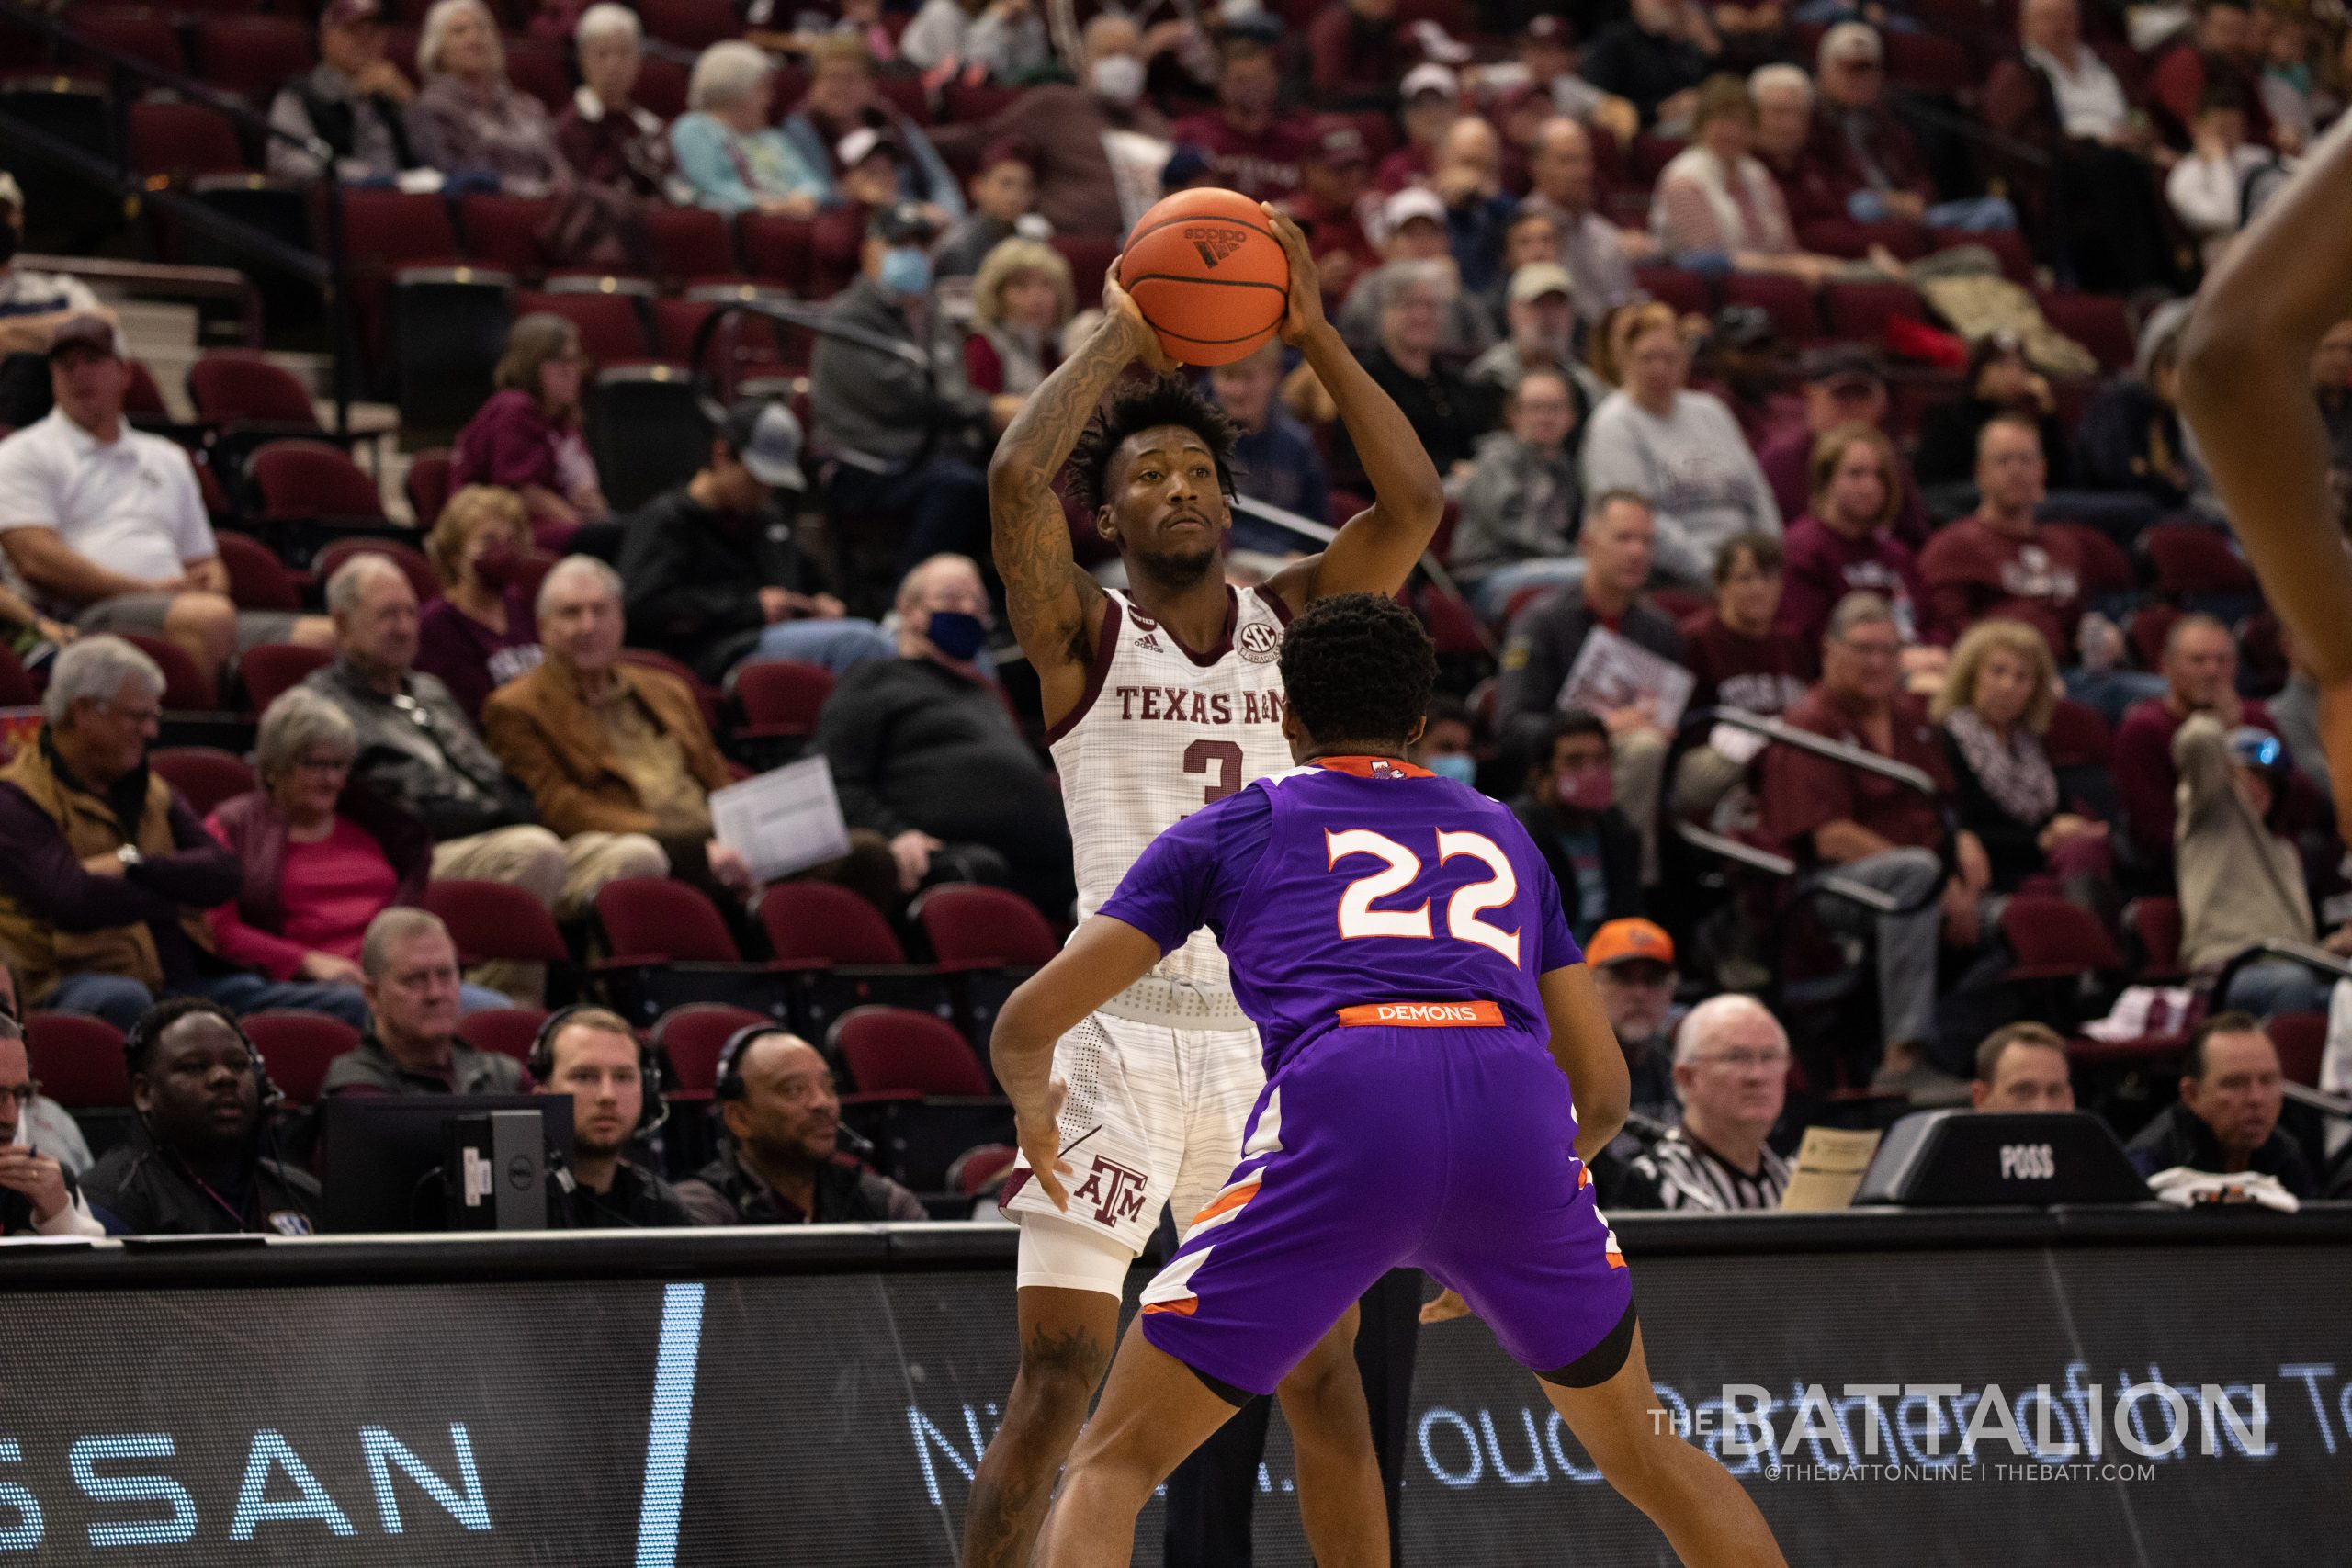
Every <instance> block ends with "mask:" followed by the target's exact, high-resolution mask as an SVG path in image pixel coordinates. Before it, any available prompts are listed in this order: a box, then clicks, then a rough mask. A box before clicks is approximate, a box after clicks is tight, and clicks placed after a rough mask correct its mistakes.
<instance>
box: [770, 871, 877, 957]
mask: <svg viewBox="0 0 2352 1568" xmlns="http://www.w3.org/2000/svg"><path fill="white" fill-rule="evenodd" d="M760 925H761V926H762V928H763V929H764V930H765V931H767V933H768V945H769V946H771V947H773V948H775V955H776V957H777V959H778V960H780V961H782V962H784V963H807V962H810V961H815V962H820V963H825V964H904V963H905V962H906V961H907V952H906V949H905V948H904V947H902V946H901V945H899V939H898V937H897V936H895V935H894V934H892V932H891V931H890V923H889V922H888V920H885V919H883V918H882V911H880V910H879V909H876V908H875V907H874V906H873V905H871V904H869V903H867V902H866V901H865V899H863V898H861V897H858V896H857V895H856V894H854V893H852V892H851V891H850V890H849V889H847V888H846V887H837V886H833V885H832V884H831V883H830V882H781V883H778V884H777V885H776V886H774V887H771V888H769V889H768V890H767V891H766V892H765V893H763V894H762V895H761V897H760Z"/></svg>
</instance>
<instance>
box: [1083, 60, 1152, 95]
mask: <svg viewBox="0 0 2352 1568" xmlns="http://www.w3.org/2000/svg"><path fill="white" fill-rule="evenodd" d="M1143 77H1144V69H1143V62H1142V61H1140V60H1137V59H1136V57H1135V56H1134V55H1132V54H1106V55H1104V56H1103V58H1102V59H1100V60H1098V61H1096V62H1094V63H1093V64H1092V65H1091V66H1089V67H1088V68H1087V72H1086V85H1088V86H1090V87H1091V88H1092V89H1093V90H1094V96H1096V97H1098V98H1101V99H1102V100H1103V101H1104V102H1105V103H1112V104H1117V105H1119V106H1121V107H1125V106H1126V105H1128V104H1131V103H1134V102H1135V101H1136V99H1137V98H1140V97H1142V96H1143Z"/></svg>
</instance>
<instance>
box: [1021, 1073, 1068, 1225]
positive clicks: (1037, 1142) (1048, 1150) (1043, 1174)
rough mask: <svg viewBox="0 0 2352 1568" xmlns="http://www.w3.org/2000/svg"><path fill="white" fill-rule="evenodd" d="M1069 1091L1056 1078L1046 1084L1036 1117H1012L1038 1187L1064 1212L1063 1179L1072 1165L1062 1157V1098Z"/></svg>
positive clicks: (1065, 1202) (1065, 1188)
mask: <svg viewBox="0 0 2352 1568" xmlns="http://www.w3.org/2000/svg"><path fill="white" fill-rule="evenodd" d="M1067 1094H1069V1085H1068V1084H1065V1083H1064V1082H1062V1080H1061V1079H1059V1078H1056V1079H1054V1080H1053V1081H1052V1082H1051V1083H1049V1084H1047V1085H1046V1103H1045V1105H1044V1107H1043V1108H1042V1109H1040V1110H1039V1111H1038V1112H1037V1114H1036V1115H1035V1116H1034V1117H1030V1116H1023V1115H1019V1114H1016V1115H1015V1116H1014V1118H1013V1135H1014V1136H1015V1137H1017V1138H1019V1139H1020V1140H1021V1154H1022V1157H1023V1158H1024V1159H1026V1160H1027V1161H1028V1162H1029V1168H1030V1170H1031V1171H1033V1172H1034V1173H1035V1175H1036V1178H1037V1186H1038V1188H1039V1190H1042V1191H1043V1192H1044V1193H1045V1194H1046V1197H1048V1198H1051V1199H1052V1200H1053V1201H1054V1207H1055V1208H1057V1209H1059V1210H1061V1211H1062V1212H1064V1213H1068V1212H1069V1188H1068V1187H1066V1186H1064V1185H1063V1184H1062V1178H1063V1177H1065V1176H1068V1175H1069V1174H1071V1168H1070V1163H1069V1161H1068V1160H1066V1159H1064V1158H1062V1157H1061V1150H1062V1122H1061V1117H1062V1099H1063V1097H1064V1096H1065V1095H1067Z"/></svg>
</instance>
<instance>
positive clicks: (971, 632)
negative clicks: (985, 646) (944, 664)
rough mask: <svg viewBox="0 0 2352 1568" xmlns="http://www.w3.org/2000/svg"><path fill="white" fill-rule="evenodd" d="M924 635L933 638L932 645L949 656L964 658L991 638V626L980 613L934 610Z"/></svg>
mask: <svg viewBox="0 0 2352 1568" xmlns="http://www.w3.org/2000/svg"><path fill="white" fill-rule="evenodd" d="M923 635H924V636H925V637H929V638H931V646H932V647H933V648H935V649H939V651H940V652H942V653H944V654H945V655H946V656H947V657H948V658H950V659H954V660H968V659H970V658H971V657H972V655H974V654H976V653H978V652H979V651H980V645H981V644H982V643H984V642H986V641H988V639H989V628H988V626H987V624H986V623H985V622H983V621H982V620H981V619H980V618H979V616H978V615H966V614H964V612H963V611H961V610H933V612H932V613H931V625H930V626H928V627H926V628H925V629H924V632H923Z"/></svg>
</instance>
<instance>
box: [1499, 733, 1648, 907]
mask: <svg viewBox="0 0 2352 1568" xmlns="http://www.w3.org/2000/svg"><path fill="white" fill-rule="evenodd" d="M1616 799H1617V796H1616V786H1615V784H1614V783H1613V782H1612V780H1611V776H1610V740H1609V727H1608V726H1607V725H1605V724H1603V723H1601V721H1600V716H1598V715H1596V714H1591V713H1588V712H1586V711H1585V710H1584V709H1582V708H1569V709H1567V710H1566V711H1565V712H1562V713H1559V714H1557V715H1555V716H1553V718H1552V719H1551V720H1550V721H1549V722H1548V723H1546V724H1545V725H1544V727H1543V728H1542V729H1541V730H1540V731H1538V732H1537V734H1536V737H1535V746H1534V750H1533V754H1532V757H1531V759H1530V761H1529V765H1528V771H1527V787H1526V789H1525V790H1524V791H1523V792H1521V795H1520V796H1519V798H1518V799H1516V800H1514V801H1512V802H1511V810H1512V811H1513V812H1514V813H1516V814H1517V816H1518V818H1519V820H1520V822H1521V825H1522V826H1523V827H1525V828H1526V829H1527V833H1528V837H1529V838H1531V839H1532V840H1534V841H1535V847H1536V849H1537V851H1538V852H1541V853H1542V855H1543V856H1544V863H1545V864H1546V865H1548V866H1550V867H1551V869H1552V877H1553V880H1554V881H1555V882H1557V883H1558V884H1559V885H1560V903H1561V909H1562V912H1563V913H1565V914H1566V916H1567V919H1568V928H1569V930H1571V931H1574V932H1575V933H1576V936H1577V941H1578V942H1585V941H1588V940H1589V938H1590V937H1591V936H1592V933H1593V932H1594V931H1597V930H1599V929H1600V925H1601V924H1602V922H1604V921H1607V920H1613V919H1624V918H1626V917H1628V916H1633V915H1638V914H1640V913H1641V911H1642V839H1641V835H1640V833H1638V832H1636V831H1635V830H1634V824H1633V823H1632V822H1631V821H1630V820H1628V819H1627V818H1626V816H1625V814H1624V813H1623V811H1620V810H1619V809H1618V808H1617V805H1616Z"/></svg>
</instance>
